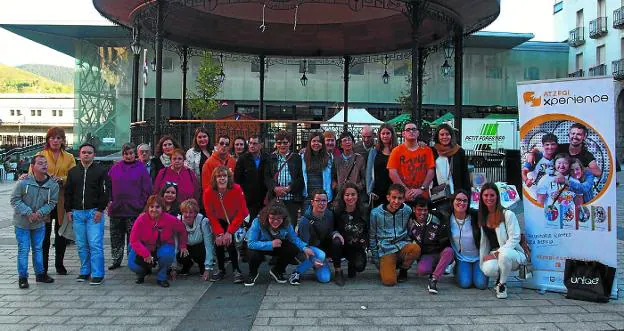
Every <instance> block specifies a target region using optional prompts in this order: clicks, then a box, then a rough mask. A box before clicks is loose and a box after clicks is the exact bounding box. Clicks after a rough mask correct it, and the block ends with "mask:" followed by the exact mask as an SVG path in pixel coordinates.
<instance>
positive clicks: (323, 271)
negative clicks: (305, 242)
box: [295, 246, 331, 283]
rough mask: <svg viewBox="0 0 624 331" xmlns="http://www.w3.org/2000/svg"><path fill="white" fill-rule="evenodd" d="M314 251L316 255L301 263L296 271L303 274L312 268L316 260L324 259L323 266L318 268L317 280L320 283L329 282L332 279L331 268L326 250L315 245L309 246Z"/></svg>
mask: <svg viewBox="0 0 624 331" xmlns="http://www.w3.org/2000/svg"><path fill="white" fill-rule="evenodd" d="M308 248H310V249H311V250H312V251H313V252H314V256H312V257H309V258H307V259H305V261H303V262H301V263H299V265H298V266H297V268H296V269H295V272H298V273H300V274H303V273H304V272H306V271H308V270H310V268H312V267H313V266H314V261H317V260H319V261H323V266H322V267H320V268H317V269H316V280H318V281H319V282H320V283H329V281H330V280H331V270H330V269H329V263H328V262H327V261H325V252H323V251H322V250H321V249H319V248H316V247H314V246H308Z"/></svg>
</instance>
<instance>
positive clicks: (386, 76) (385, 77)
mask: <svg viewBox="0 0 624 331" xmlns="http://www.w3.org/2000/svg"><path fill="white" fill-rule="evenodd" d="M381 63H383V65H384V73H383V75H382V76H381V79H382V80H383V83H384V84H388V82H389V81H390V75H389V74H388V64H389V63H390V60H389V59H388V54H386V56H385V57H384V59H383V60H382V61H381Z"/></svg>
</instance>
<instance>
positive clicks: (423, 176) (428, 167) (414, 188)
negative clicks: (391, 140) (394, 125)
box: [387, 122, 435, 204]
mask: <svg viewBox="0 0 624 331" xmlns="http://www.w3.org/2000/svg"><path fill="white" fill-rule="evenodd" d="M418 133H419V132H418V128H417V127H416V124H414V123H411V122H410V123H407V124H405V127H404V128H403V139H404V141H405V142H404V143H403V144H401V145H399V146H397V147H396V148H395V149H393V150H392V153H390V158H389V159H388V166H387V168H388V171H389V173H390V179H391V180H392V182H393V183H395V184H400V185H403V186H405V188H406V190H407V194H406V195H405V201H406V202H407V203H408V204H409V203H410V202H413V201H414V199H416V197H417V196H420V195H422V196H424V197H425V198H429V185H430V184H431V181H432V180H433V176H434V175H435V171H434V169H435V161H434V159H433V151H432V150H431V148H429V147H428V146H420V145H419V144H418V141H417V140H418Z"/></svg>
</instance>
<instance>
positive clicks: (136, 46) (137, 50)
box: [130, 26, 143, 55]
mask: <svg viewBox="0 0 624 331" xmlns="http://www.w3.org/2000/svg"><path fill="white" fill-rule="evenodd" d="M139 38H140V37H139V28H138V27H136V26H135V27H134V28H133V29H132V44H130V48H131V49H132V53H134V55H141V50H142V49H143V47H142V46H141V42H139Z"/></svg>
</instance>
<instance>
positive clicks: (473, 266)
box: [455, 260, 488, 290]
mask: <svg viewBox="0 0 624 331" xmlns="http://www.w3.org/2000/svg"><path fill="white" fill-rule="evenodd" d="M455 279H456V280H457V284H458V285H459V287H461V288H470V287H471V286H472V285H473V284H474V287H476V288H478V289H480V290H485V289H486V288H487V286H488V277H487V276H485V274H484V273H483V271H481V267H480V266H479V261H476V262H465V261H459V260H457V270H456V272H455Z"/></svg>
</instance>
